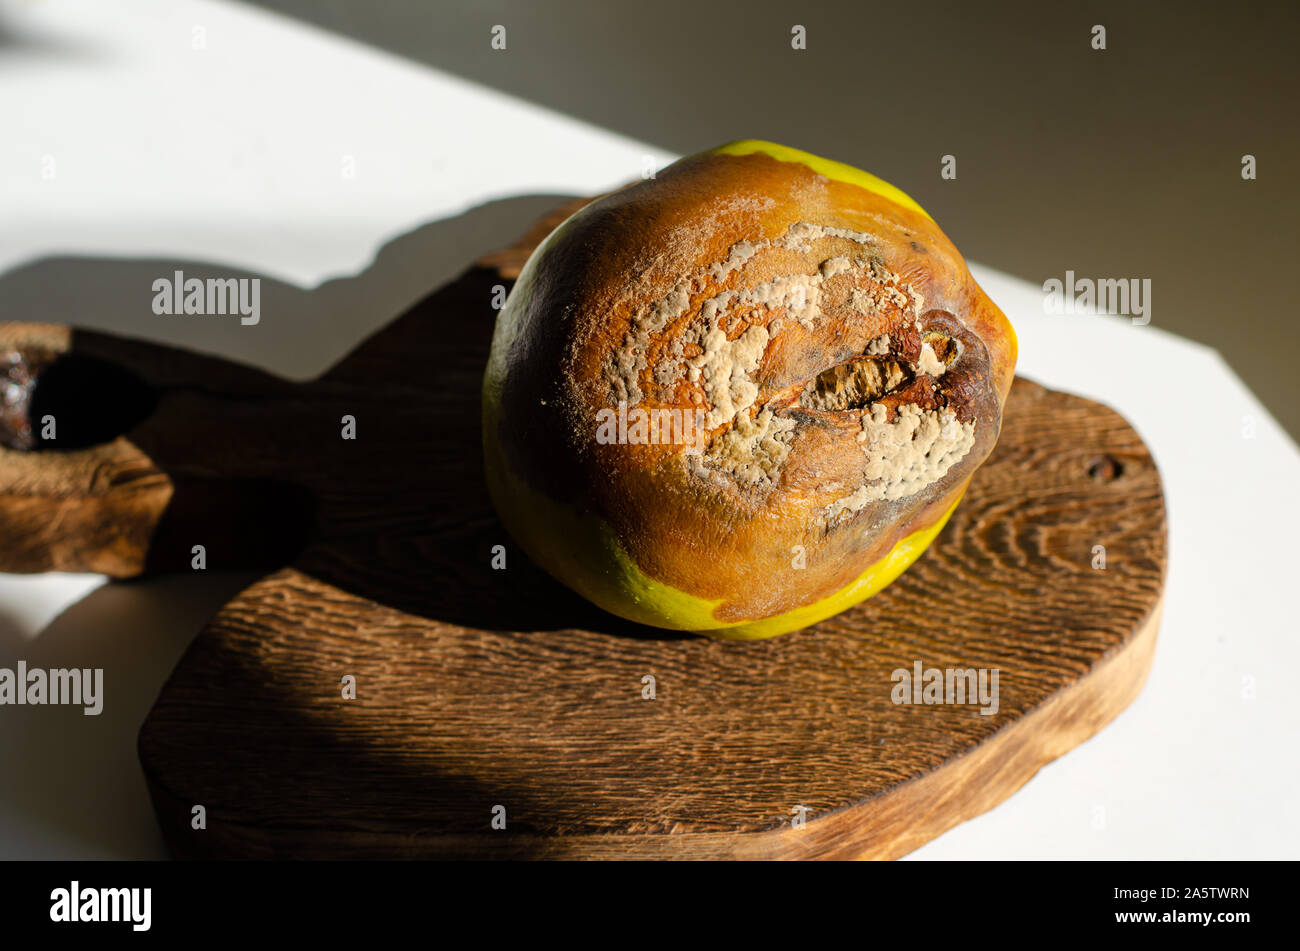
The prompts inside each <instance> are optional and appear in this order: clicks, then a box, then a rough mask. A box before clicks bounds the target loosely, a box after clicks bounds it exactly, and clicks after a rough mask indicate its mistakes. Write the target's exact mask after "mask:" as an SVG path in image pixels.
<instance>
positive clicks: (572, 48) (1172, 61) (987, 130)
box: [249, 0, 1300, 436]
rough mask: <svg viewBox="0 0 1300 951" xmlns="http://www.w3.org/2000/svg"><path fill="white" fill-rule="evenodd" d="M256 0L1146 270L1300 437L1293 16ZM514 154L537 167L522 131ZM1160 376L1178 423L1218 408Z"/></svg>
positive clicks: (990, 253)
mask: <svg viewBox="0 0 1300 951" xmlns="http://www.w3.org/2000/svg"><path fill="white" fill-rule="evenodd" d="M249 2H252V3H254V5H257V6H261V7H264V8H268V9H272V10H276V11H279V12H281V13H284V14H286V15H289V16H292V17H294V18H297V19H301V20H306V21H308V22H312V23H315V24H317V25H320V26H323V27H325V28H327V29H330V30H332V31H335V32H337V33H340V34H345V35H347V36H350V37H352V38H354V39H357V40H360V41H362V42H365V43H368V44H371V45H373V46H375V47H378V48H382V49H386V50H389V51H392V52H396V53H398V54H401V55H403V56H406V57H409V58H410V59H413V60H416V61H419V62H422V63H427V64H429V65H431V66H435V67H437V68H439V69H442V70H446V71H449V72H451V73H454V74H457V75H460V76H463V77H466V78H468V79H471V80H474V81H476V82H479V83H482V84H484V85H486V86H491V87H494V88H497V89H500V90H503V91H506V92H509V93H511V94H513V95H516V96H520V97H523V98H525V99H528V100H531V101H534V102H537V103H540V104H542V105H545V106H547V107H550V108H552V109H556V110H559V111H561V112H564V113H567V114H569V115H572V116H575V117H578V118H580V119H583V120H586V121H588V122H592V123H595V124H597V125H600V126H602V127H605V128H608V129H611V130H613V131H616V132H620V133H624V134H627V135H629V136H632V137H635V138H637V139H641V140H644V141H646V142H649V143H652V144H654V145H657V146H661V147H663V148H666V149H670V150H673V151H676V152H681V153H690V152H696V151H700V150H702V149H705V148H708V147H711V146H713V145H717V144H720V143H722V142H726V141H728V140H731V139H737V138H765V139H772V140H774V141H777V142H781V143H783V144H787V145H793V146H796V147H799V148H803V149H806V150H808V151H811V152H815V153H817V154H820V155H824V156H826V157H829V158H836V159H840V160H842V161H846V162H849V163H851V164H854V165H858V166H861V167H863V168H866V169H868V170H870V171H872V172H874V173H876V174H877V175H880V176H881V177H882V178H884V179H886V180H888V181H891V182H893V183H894V184H897V185H898V186H900V187H901V188H903V190H904V191H907V192H908V193H910V194H911V195H912V196H913V197H914V198H916V199H917V200H918V201H919V202H920V203H921V204H922V205H923V206H924V207H925V208H926V209H927V210H928V211H930V213H931V214H932V215H934V217H935V219H936V220H938V222H939V223H940V224H941V226H942V227H943V228H944V230H945V231H946V232H947V233H948V235H949V237H951V238H952V239H953V241H954V242H955V243H956V245H957V246H958V247H959V248H960V249H961V250H962V252H963V253H964V254H965V255H966V256H967V257H968V258H970V259H973V260H976V261H979V262H981V263H983V264H987V265H991V266H993V267H996V268H999V269H1001V270H1004V271H1007V272H1010V273H1013V274H1016V275H1018V276H1021V277H1024V278H1027V279H1029V280H1031V281H1033V282H1035V283H1040V284H1041V283H1042V282H1043V281H1044V280H1046V279H1048V278H1051V277H1057V278H1063V277H1064V275H1065V272H1066V270H1072V271H1074V272H1075V273H1076V275H1077V276H1079V277H1091V278H1149V279H1150V280H1151V282H1152V288H1151V325H1152V326H1155V327H1161V328H1164V329H1166V330H1170V331H1173V332H1176V333H1179V334H1182V335H1184V336H1187V337H1190V338H1193V339H1195V340H1199V341H1202V342H1204V343H1207V344H1209V345H1211V346H1213V347H1215V348H1217V349H1218V350H1219V351H1220V352H1221V353H1222V354H1223V356H1224V357H1225V358H1226V359H1227V361H1228V362H1229V363H1230V364H1231V365H1232V366H1233V368H1234V369H1235V370H1236V371H1237V372H1238V373H1239V374H1240V375H1241V376H1242V377H1243V378H1245V380H1246V381H1247V383H1249V385H1250V386H1251V387H1252V389H1254V391H1255V392H1256V393H1257V394H1258V395H1259V397H1260V398H1261V399H1262V400H1263V401H1264V402H1265V404H1266V405H1267V406H1268V408H1269V409H1270V410H1271V411H1272V412H1273V414H1274V415H1275V416H1277V417H1278V418H1279V419H1280V420H1281V422H1282V424H1283V425H1284V426H1286V427H1287V429H1288V430H1289V431H1290V432H1291V434H1292V435H1293V436H1296V435H1297V434H1300V401H1297V399H1296V396H1297V389H1298V384H1297V376H1298V375H1297V373H1296V372H1295V370H1294V369H1293V364H1294V360H1295V356H1294V345H1295V340H1296V334H1295V332H1294V329H1293V328H1294V318H1293V316H1292V311H1293V308H1294V307H1295V301H1294V294H1293V290H1292V285H1291V278H1292V275H1293V274H1294V273H1295V271H1296V267H1297V264H1296V261H1297V251H1298V250H1300V247H1298V244H1300V242H1298V241H1297V236H1296V225H1297V209H1298V208H1300V186H1298V185H1297V177H1296V176H1297V163H1296V147H1297V144H1300V135H1298V133H1297V129H1296V119H1297V112H1298V111H1300V110H1298V107H1300V70H1298V69H1297V61H1298V60H1300V57H1298V56H1297V51H1296V41H1297V36H1298V33H1300V31H1298V30H1297V26H1298V25H1300V12H1298V11H1300V4H1296V3H1289V2H1288V3H1268V4H1262V3H1261V4H1254V5H1251V4H1240V3H1235V4H1221V3H1220V4H1212V3H1206V2H1191V3H1187V2H1183V3H1168V4H1158V3H1145V4H1137V3H1131V2H1130V3H1037V4H1030V3H1001V4H996V5H992V4H985V3H953V2H939V3H926V4H915V5H909V4H897V5H888V4H880V3H872V2H867V0H858V2H826V3H807V2H804V3H800V2H781V0H749V2H745V3H739V2H730V3H729V2H716V0H658V2H612V0H607V2H573V0H570V2H540V0H489V2H481V0H479V2H473V0H440V2H420V0H382V2H364V0H249ZM494 24H502V25H504V26H505V27H506V30H507V40H508V48H507V49H506V50H505V51H504V52H497V51H493V50H491V49H490V46H489V39H490V30H491V27H492V26H493V25H494ZM794 24H802V25H803V26H805V27H806V28H807V36H808V47H807V49H806V50H804V51H800V52H796V51H794V50H792V49H791V47H790V31H791V27H792V26H793V25H794ZM1094 24H1102V25H1104V26H1105V27H1106V31H1107V37H1106V39H1107V49H1106V50H1105V51H1102V52H1099V51H1095V50H1093V49H1092V47H1091V45H1090V41H1091V28H1092V26H1093V25H1094ZM411 121H412V122H428V123H434V124H436V123H437V122H438V121H439V117H438V115H437V114H436V112H430V114H428V115H412V116H411ZM442 131H444V132H445V134H446V135H447V136H449V137H452V138H454V137H455V136H456V135H457V130H456V129H454V128H448V129H445V130H442ZM498 146H499V148H501V149H508V150H513V151H516V152H517V153H518V155H519V161H521V162H527V161H528V154H529V143H527V142H525V141H518V140H516V139H514V138H512V137H511V130H510V129H508V128H505V129H501V130H500V132H499V142H498ZM1246 153H1250V154H1253V155H1255V156H1256V159H1257V161H1258V176H1259V177H1258V180H1256V181H1253V182H1246V181H1243V180H1242V178H1241V157H1242V155H1243V154H1246ZM945 154H952V155H954V156H956V159H957V172H958V175H957V179H956V180H955V181H944V180H941V178H940V176H939V171H940V158H941V156H943V155H945ZM1098 319H1112V318H1098ZM1062 358H1063V359H1069V358H1070V355H1069V354H1062ZM1096 370H1097V373H1098V374H1099V375H1104V374H1105V373H1106V372H1107V368H1106V367H1105V366H1099V367H1097V368H1096ZM1151 372H1152V373H1153V374H1158V375H1164V376H1167V377H1168V378H1169V384H1170V387H1171V390H1170V393H1171V396H1170V399H1171V406H1178V407H1179V411H1188V410H1189V409H1190V410H1191V411H1194V408H1195V404H1196V402H1197V401H1199V400H1206V401H1209V400H1213V399H1214V398H1215V394H1213V393H1200V392H1197V391H1196V388H1197V381H1196V380H1194V379H1183V378H1180V377H1179V375H1178V368H1177V367H1176V366H1175V367H1170V366H1163V367H1152V368H1151ZM1175 394H1176V395H1175ZM1175 398H1176V399H1178V400H1179V402H1178V403H1177V404H1175V403H1174V402H1173V400H1174V399H1175Z"/></svg>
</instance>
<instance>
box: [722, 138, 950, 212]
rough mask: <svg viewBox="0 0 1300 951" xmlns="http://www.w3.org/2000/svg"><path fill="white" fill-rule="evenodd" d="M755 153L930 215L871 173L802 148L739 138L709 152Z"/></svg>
mask: <svg viewBox="0 0 1300 951" xmlns="http://www.w3.org/2000/svg"><path fill="white" fill-rule="evenodd" d="M756 152H761V153H762V154H763V155H770V156H772V158H774V159H776V160H777V161H779V162H798V163H800V164H801V165H807V166H808V167H809V168H810V169H812V170H813V171H814V172H816V173H817V174H819V175H825V176H826V177H827V178H830V179H834V180H835V181H838V182H847V183H848V184H850V185H857V186H858V187H859V188H865V189H866V190H867V191H869V192H875V193H876V194H877V195H880V196H881V197H882V198H888V199H889V200H890V201H892V202H893V203H894V204H896V205H902V206H903V207H904V208H910V209H911V210H912V211H916V212H920V213H921V214H923V215H925V216H926V217H927V218H930V213H929V212H928V211H926V210H925V209H924V208H922V207H921V206H920V205H918V204H917V203H916V202H915V201H913V200H912V197H911V196H910V195H908V194H907V192H905V191H903V190H902V189H901V188H896V187H895V186H893V185H891V184H889V182H887V181H885V180H884V179H882V178H877V177H876V176H874V175H872V174H871V173H870V172H864V171H863V170H862V169H860V168H854V167H853V166H852V165H845V164H844V163H843V162H836V161H833V160H832V159H824V158H822V157H821V156H820V155H813V154H812V153H811V152H804V151H803V150H801V149H792V148H790V147H789V146H788V145H777V144H776V143H775V142H764V141H763V140H762V139H739V140H737V141H735V142H728V143H727V144H726V145H720V146H718V147H717V148H716V149H712V150H710V153H709V154H711V155H753V154H754V153H756ZM930 220H931V221H933V220H934V219H933V218H930Z"/></svg>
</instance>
